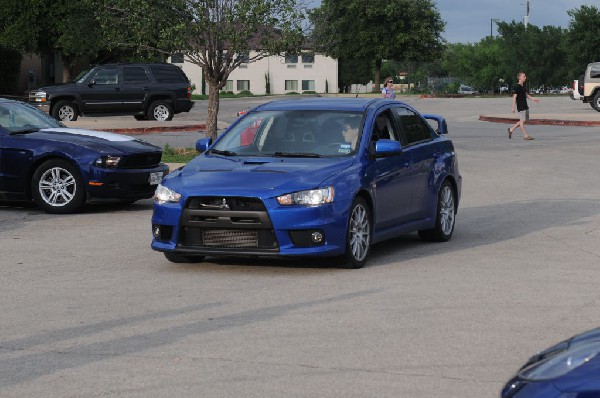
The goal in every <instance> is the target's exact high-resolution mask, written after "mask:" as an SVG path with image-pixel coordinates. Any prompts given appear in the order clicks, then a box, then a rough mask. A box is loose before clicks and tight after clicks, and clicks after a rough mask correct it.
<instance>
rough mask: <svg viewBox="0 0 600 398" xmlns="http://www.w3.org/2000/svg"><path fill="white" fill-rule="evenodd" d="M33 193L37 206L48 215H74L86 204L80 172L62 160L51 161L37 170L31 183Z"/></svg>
mask: <svg viewBox="0 0 600 398" xmlns="http://www.w3.org/2000/svg"><path fill="white" fill-rule="evenodd" d="M31 193H32V196H33V199H34V200H35V202H36V203H37V205H38V206H40V207H41V208H42V209H44V210H45V211H47V212H48V213H60V214H65V213H72V212H74V211H76V210H78V209H79V208H80V207H81V206H83V204H84V202H85V188H84V186H83V180H82V179H81V176H80V175H79V171H78V170H77V169H76V167H75V166H73V165H72V164H71V163H69V162H67V161H66V160H62V159H53V160H49V161H47V162H45V163H43V164H42V165H41V166H40V167H38V168H37V170H36V171H35V173H33V178H32V181H31Z"/></svg>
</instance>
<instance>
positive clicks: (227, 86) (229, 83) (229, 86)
mask: <svg viewBox="0 0 600 398" xmlns="http://www.w3.org/2000/svg"><path fill="white" fill-rule="evenodd" d="M223 90H224V91H233V80H227V83H225V88H224V89H223Z"/></svg>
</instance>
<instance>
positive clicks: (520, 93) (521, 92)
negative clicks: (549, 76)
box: [508, 72, 540, 141]
mask: <svg viewBox="0 0 600 398" xmlns="http://www.w3.org/2000/svg"><path fill="white" fill-rule="evenodd" d="M517 79H518V80H519V83H518V84H517V86H516V87H515V92H514V94H513V97H512V113H515V109H516V110H517V111H518V112H519V121H518V122H517V123H516V124H515V125H514V126H512V127H509V128H508V138H509V139H510V138H512V133H513V132H514V131H515V130H516V129H517V127H518V128H520V129H521V132H522V133H523V139H525V140H528V141H529V140H533V137H532V136H530V135H529V134H527V130H525V122H526V121H528V120H529V105H527V99H530V100H532V101H534V102H540V100H539V99H537V98H533V97H532V96H531V95H529V93H528V92H527V89H526V88H525V81H526V80H527V75H525V72H519V73H518V74H517Z"/></svg>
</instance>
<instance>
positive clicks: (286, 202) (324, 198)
mask: <svg viewBox="0 0 600 398" xmlns="http://www.w3.org/2000/svg"><path fill="white" fill-rule="evenodd" d="M333 196H334V190H333V187H326V188H319V189H308V190H306V191H298V192H293V193H288V194H287V195H282V196H278V197H277V202H278V203H279V204H280V205H282V206H290V205H303V206H319V205H323V204H325V203H331V202H333Z"/></svg>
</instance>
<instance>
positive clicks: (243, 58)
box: [237, 52, 250, 64]
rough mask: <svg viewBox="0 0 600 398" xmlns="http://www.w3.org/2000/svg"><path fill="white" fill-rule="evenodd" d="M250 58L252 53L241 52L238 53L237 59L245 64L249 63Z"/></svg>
mask: <svg viewBox="0 0 600 398" xmlns="http://www.w3.org/2000/svg"><path fill="white" fill-rule="evenodd" d="M249 59H250V53H247V52H245V53H239V54H238V55H237V61H240V62H241V63H243V64H247V63H248V60H249Z"/></svg>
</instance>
